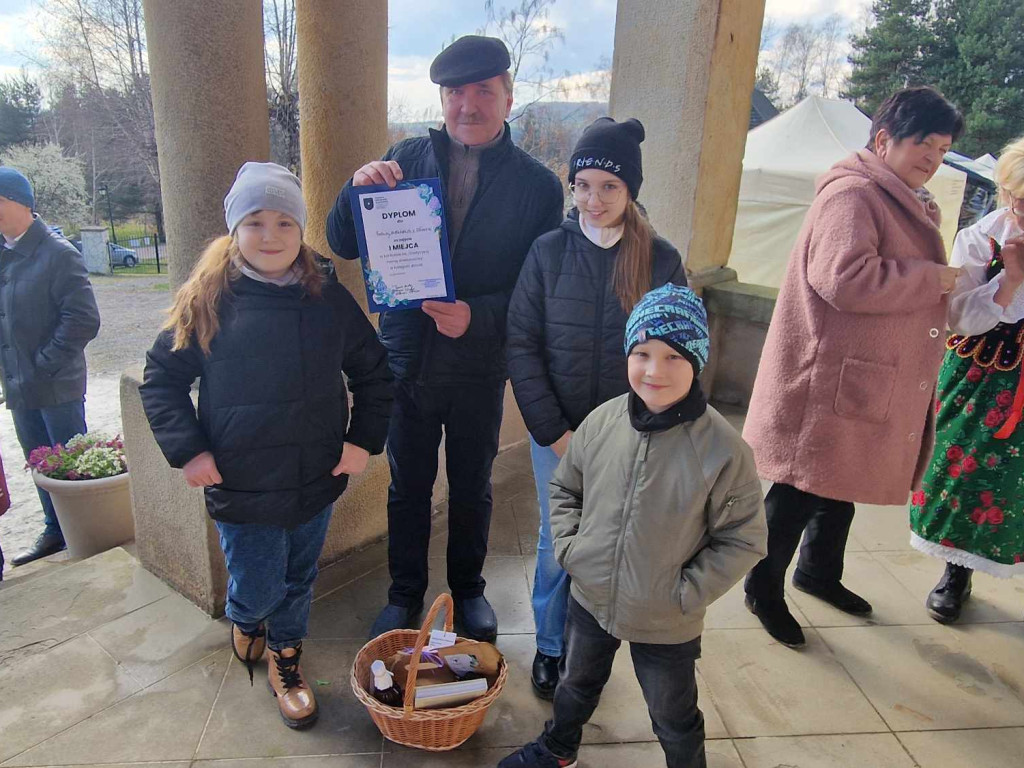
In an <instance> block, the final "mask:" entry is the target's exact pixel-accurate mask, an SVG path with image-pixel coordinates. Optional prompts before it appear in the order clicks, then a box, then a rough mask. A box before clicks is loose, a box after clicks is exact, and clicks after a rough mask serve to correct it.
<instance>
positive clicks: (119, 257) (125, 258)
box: [107, 243, 139, 267]
mask: <svg viewBox="0 0 1024 768" xmlns="http://www.w3.org/2000/svg"><path fill="white" fill-rule="evenodd" d="M107 250H108V251H109V252H110V266H112V267H134V266H135V265H136V264H138V263H139V255H138V254H137V253H136V252H135V251H133V250H132V249H131V248H125V247H124V246H123V245H117V244H116V243H107Z"/></svg>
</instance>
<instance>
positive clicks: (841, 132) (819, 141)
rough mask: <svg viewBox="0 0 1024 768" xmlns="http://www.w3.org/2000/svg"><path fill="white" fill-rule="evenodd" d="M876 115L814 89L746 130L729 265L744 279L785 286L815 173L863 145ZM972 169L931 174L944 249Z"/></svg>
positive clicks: (952, 233)
mask: <svg viewBox="0 0 1024 768" xmlns="http://www.w3.org/2000/svg"><path fill="white" fill-rule="evenodd" d="M870 132H871V121H870V120H869V119H868V118H867V117H866V116H865V115H864V114H863V113H862V112H861V111H860V110H859V109H857V108H856V107H855V106H854V105H853V104H851V103H850V102H848V101H838V100H836V99H823V98H820V97H818V96H810V97H808V98H806V99H804V100H803V101H801V102H800V103H799V104H797V105H796V106H794V107H792V108H791V109H789V110H787V111H786V112H783V113H782V114H781V115H779V116H778V117H775V118H772V119H771V120H769V121H768V122H766V123H763V124H762V125H759V126H758V127H757V128H754V129H753V130H752V131H750V133H748V134H747V148H746V152H745V153H744V155H743V177H742V180H741V182H740V194H739V206H738V209H737V211H736V229H735V232H734V233H733V241H732V253H731V254H730V256H729V266H730V267H732V268H733V269H735V270H736V272H737V273H738V274H739V279H740V280H741V281H742V282H745V283H755V284H757V285H767V286H771V287H775V288H777V287H779V286H780V285H781V284H782V279H783V276H784V275H785V272H786V263H787V261H788V260H789V254H790V251H791V250H792V249H793V244H794V243H795V242H796V238H797V235H798V234H799V232H800V227H801V226H802V225H803V221H804V216H805V215H806V214H807V211H808V209H809V208H810V206H811V203H812V202H813V200H814V188H815V180H816V179H817V178H818V177H819V176H820V175H821V174H823V173H824V172H825V171H827V170H828V169H829V168H830V167H832V165H834V164H835V163H836V162H838V161H839V160H842V159H843V158H844V157H846V156H847V155H849V154H850V153H851V152H854V151H856V150H858V149H861V148H863V147H864V146H865V145H866V144H867V141H868V135H869V134H870ZM966 183H967V174H965V173H964V172H963V171H958V170H956V169H954V168H950V167H949V166H946V165H943V166H942V167H941V168H939V171H938V173H936V174H935V176H934V177H933V178H932V180H931V181H930V182H928V185H927V187H928V189H929V191H931V192H932V194H934V195H935V198H936V202H937V203H938V204H939V208H940V209H941V210H942V237H943V240H945V242H946V250H947V251H948V250H949V248H950V247H951V246H952V244H953V237H954V236H955V235H956V226H957V219H958V216H959V213H960V204H961V202H962V201H963V197H964V187H965V186H966Z"/></svg>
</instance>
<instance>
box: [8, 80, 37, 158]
mask: <svg viewBox="0 0 1024 768" xmlns="http://www.w3.org/2000/svg"><path fill="white" fill-rule="evenodd" d="M42 101H43V97H42V94H41V93H40V92H39V86H38V85H37V84H36V83H34V82H32V81H31V80H29V79H28V76H27V75H25V74H24V73H22V74H21V75H20V76H18V77H10V78H7V79H5V80H0V150H3V149H5V148H7V147H11V146H14V145H15V144H21V143H23V142H26V141H32V140H34V139H35V138H36V135H35V133H36V131H35V129H36V122H37V121H38V120H39V113H40V110H41V104H42Z"/></svg>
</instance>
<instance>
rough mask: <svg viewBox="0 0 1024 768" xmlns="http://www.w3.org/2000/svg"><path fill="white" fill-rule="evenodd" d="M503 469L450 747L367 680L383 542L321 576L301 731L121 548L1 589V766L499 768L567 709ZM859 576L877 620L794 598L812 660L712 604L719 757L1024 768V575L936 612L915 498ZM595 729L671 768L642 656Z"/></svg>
mask: <svg viewBox="0 0 1024 768" xmlns="http://www.w3.org/2000/svg"><path fill="white" fill-rule="evenodd" d="M494 480H495V514H494V523H493V526H492V531H491V555H490V557H489V558H488V562H487V568H486V576H487V578H488V581H489V587H488V594H489V596H490V598H491V600H492V602H493V603H494V606H495V608H496V609H497V612H498V615H499V618H500V622H501V633H502V634H501V637H500V638H499V645H500V647H501V649H502V650H503V651H504V653H505V654H506V657H507V658H508V660H509V662H510V664H511V674H510V676H509V682H508V685H507V687H506V689H505V691H504V694H503V695H502V697H501V698H500V699H499V700H498V701H497V702H496V703H495V705H494V706H493V707H492V709H491V711H490V712H489V714H488V717H487V720H486V721H485V723H484V726H483V727H482V728H481V730H480V731H479V732H478V733H477V735H476V736H474V737H473V738H472V739H471V740H470V741H469V742H468V743H467V744H465V745H464V746H463V747H462V748H461V749H459V750H458V751H456V752H453V753H446V754H440V755H431V754H425V753H420V752H416V751H413V750H409V749H405V748H402V747H397V746H395V745H393V744H391V743H389V742H386V741H384V740H383V739H382V738H381V736H380V734H379V733H378V732H377V730H376V729H375V727H374V726H373V724H372V722H371V721H370V719H369V717H368V716H367V715H366V714H365V712H364V711H363V710H362V708H361V706H360V705H359V704H358V702H357V701H356V700H355V698H354V697H353V696H352V694H351V692H350V690H349V687H348V674H349V667H350V664H351V662H352V658H353V656H354V654H355V652H356V650H357V649H358V648H359V647H360V646H361V645H362V643H363V642H364V639H365V635H366V633H367V630H368V629H369V626H370V623H371V621H372V619H373V617H374V614H375V612H376V610H377V609H378V608H379V607H380V605H381V603H382V601H383V600H384V598H385V591H386V585H387V575H386V566H385V551H384V547H383V545H375V546H373V547H371V548H370V549H367V550H365V551H363V552H361V553H358V554H357V555H354V556H352V557H350V558H349V559H347V560H346V561H344V562H342V563H340V564H338V565H335V566H332V567H330V568H326V569H324V571H323V572H322V574H321V577H320V579H319V581H318V583H317V592H316V600H315V603H314V605H313V611H312V623H311V637H310V638H309V640H308V641H307V642H306V655H305V657H304V661H305V669H306V673H307V676H308V678H309V679H310V680H312V681H316V693H317V695H318V697H319V700H320V705H321V711H322V715H321V719H320V722H319V723H318V724H317V725H316V727H315V728H313V729H312V730H310V731H307V732H302V733H296V732H292V731H289V730H288V729H287V728H285V727H284V725H283V724H282V723H281V722H280V720H279V719H278V717H277V712H276V706H275V703H274V700H273V699H272V698H271V696H270V695H269V693H268V692H267V690H266V687H265V685H264V684H263V682H262V681H261V680H260V679H257V684H256V686H255V687H254V688H250V687H249V686H248V685H246V682H247V675H246V674H245V670H244V669H243V667H242V666H241V665H240V664H239V663H238V662H237V661H235V660H234V659H233V658H232V657H231V655H230V652H229V650H228V648H227V639H228V625H227V624H226V623H225V622H224V621H223V620H221V621H211V620H210V619H208V618H207V617H206V616H205V615H203V614H202V613H201V612H200V611H199V610H198V609H196V608H195V607H193V606H192V605H191V604H190V603H188V602H187V601H185V600H184V599H183V598H181V597H180V596H178V595H177V594H175V593H174V592H172V591H171V590H170V589H169V588H167V587H166V586H165V585H164V584H162V583H161V582H159V581H158V580H157V579H156V578H154V577H153V576H151V575H150V574H149V573H147V572H146V571H144V570H142V569H141V568H140V567H139V565H138V563H137V562H136V561H135V559H134V558H133V557H132V555H131V553H130V551H128V550H124V549H115V550H112V551H110V552H107V553H105V554H103V555H100V556H98V557H96V558H93V559H91V560H88V561H85V562H81V563H68V562H66V561H65V562H57V563H45V564H42V565H33V566H26V567H24V568H22V569H17V570H15V571H13V572H9V573H8V575H7V581H5V582H4V583H3V585H2V588H0V766H5V767H6V766H57V765H101V764H103V765H127V764H151V765H153V766H154V768H163V766H172V765H174V766H178V767H179V768H190V767H191V766H194V767H195V768H370V767H371V766H373V767H374V768H378V767H380V766H385V767H387V768H399V767H400V766H402V767H405V768H412V767H414V766H455V767H459V766H474V767H475V766H493V765H494V764H495V763H496V762H497V760H498V759H499V758H500V757H501V756H503V755H504V754H507V753H508V751H509V748H510V747H513V746H517V745H519V744H521V743H523V742H525V741H527V740H529V739H530V738H532V737H534V736H535V735H536V734H537V732H538V731H539V729H540V728H541V725H542V724H543V722H544V719H545V718H546V717H547V716H548V714H549V711H550V707H549V705H548V704H545V703H544V702H541V701H539V700H537V699H536V698H535V697H534V696H533V694H532V692H531V690H530V684H529V676H528V675H529V671H528V670H529V664H530V660H531V659H532V656H533V648H534V647H533V638H532V635H531V631H532V627H533V623H532V618H531V613H530V582H531V579H532V572H533V565H534V557H533V552H534V548H535V544H536V538H537V537H536V528H537V505H536V501H535V499H534V491H533V483H532V478H531V476H530V465H529V456H528V452H527V451H526V450H524V449H522V448H517V449H514V450H512V451H510V452H508V453H506V454H503V455H502V456H501V457H499V461H498V462H497V465H496V467H495V474H494ZM443 520H444V518H443V517H442V518H440V520H439V522H440V523H442V524H443ZM431 546H432V549H431V556H432V560H431V564H432V566H433V568H432V589H431V594H430V597H433V596H434V595H435V594H436V593H437V592H438V591H439V590H440V589H441V588H442V587H443V585H444V584H443V582H444V559H443V558H444V551H445V541H444V535H443V534H439V535H435V537H434V539H433V540H432V543H431ZM847 570H848V577H847V581H848V583H849V584H850V585H851V586H853V587H855V588H856V589H857V590H858V591H859V592H861V593H862V594H864V595H865V596H866V597H868V598H869V599H870V600H871V601H872V603H874V606H875V612H874V614H873V615H872V616H871V617H870V619H857V618H852V617H849V616H846V615H844V614H841V613H838V612H837V611H834V610H832V609H830V608H829V607H828V606H826V605H824V604H822V603H820V602H818V601H816V600H814V599H813V598H810V597H808V596H806V595H803V594H800V593H793V594H791V595H790V596H789V597H790V599H791V601H792V605H793V606H794V607H795V608H796V609H797V610H796V615H797V616H798V617H799V619H800V622H801V623H802V624H803V625H804V626H805V627H806V632H807V637H808V645H807V647H806V648H805V649H804V650H802V651H793V650H790V649H787V648H785V647H783V646H780V645H778V644H777V643H774V642H773V641H771V639H770V638H769V637H768V636H767V635H766V634H765V633H764V632H763V631H762V630H761V629H760V628H759V626H758V624H757V621H756V620H755V619H754V618H753V617H752V616H750V615H749V614H748V613H747V612H746V610H745V609H744V608H743V604H742V595H741V593H740V591H739V590H738V589H734V590H733V591H732V592H731V593H730V594H728V595H727V596H726V597H725V598H723V599H722V600H721V601H719V603H717V604H716V605H715V606H713V608H712V609H711V610H710V611H709V614H708V620H707V630H706V632H705V635H704V657H703V659H701V661H700V662H699V672H700V700H701V707H702V708H703V710H704V714H705V717H706V721H707V734H708V739H709V741H708V752H709V764H710V765H711V766H713V768H738V767H739V766H746V768H796V767H799V768H818V767H824V766H842V767H845V766H850V767H851V768H853V767H856V768H911V767H912V766H920V768H958V767H960V766H963V767H964V768H989V767H992V768H995V767H996V766H998V767H999V768H1005V767H1006V766H1014V765H1021V764H1022V762H1024V757H1022V756H1024V693H1022V692H1024V663H1022V662H1024V624H1022V623H1021V618H1022V614H1024V583H1022V582H1020V581H1016V582H1014V581H998V580H995V579H991V578H988V577H984V576H980V577H978V578H977V580H976V583H975V591H974V596H973V597H972V599H971V600H970V602H969V604H968V607H967V608H966V610H965V612H964V617H963V621H962V622H961V623H960V624H959V625H957V626H954V627H943V626H940V625H938V624H936V623H935V622H933V621H932V620H931V619H929V618H928V616H927V615H926V614H925V612H924V609H923V607H922V602H923V600H924V597H925V595H926V594H927V592H928V590H929V589H930V588H931V587H932V586H933V584H934V582H935V580H936V579H937V577H938V575H939V572H940V570H941V568H940V567H939V564H938V563H936V562H935V561H932V560H929V559H928V558H926V557H924V556H922V555H919V554H917V553H915V552H914V551H912V550H910V549H909V548H908V546H907V526H906V514H905V512H904V511H903V510H900V509H897V508H876V507H861V508H859V509H858V513H857V517H856V520H855V523H854V531H853V537H852V540H851V542H850V552H849V557H848V569H847ZM262 672H263V670H262V668H261V669H260V670H258V674H260V673H262ZM585 739H586V745H585V747H584V748H583V750H582V754H581V757H580V765H581V766H587V767H588V768H597V767H602V768H603V767H604V766H608V767H612V766H615V767H618V766H631V767H633V768H641V767H646V766H657V765H663V764H664V762H663V760H662V757H661V752H660V747H659V746H658V744H657V742H656V741H654V737H653V735H652V733H651V728H650V724H649V722H648V718H647V712H646V709H645V707H644V705H643V700H642V697H641V695H640V690H639V686H638V685H637V683H636V681H635V679H634V677H633V674H632V670H631V668H630V664H629V657H628V652H625V651H624V652H623V653H622V654H621V655H620V657H619V658H618V660H617V661H616V666H615V669H614V673H613V677H612V681H611V683H610V684H609V686H608V688H607V689H606V691H605V695H604V698H603V700H602V703H601V706H600V708H599V709H598V711H597V713H596V715H595V717H594V719H593V722H592V723H591V724H590V725H589V726H588V727H587V730H586V737H585Z"/></svg>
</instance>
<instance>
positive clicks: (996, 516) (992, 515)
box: [987, 507, 1003, 525]
mask: <svg viewBox="0 0 1024 768" xmlns="http://www.w3.org/2000/svg"><path fill="white" fill-rule="evenodd" d="M987 516H988V521H989V522H990V523H991V524H992V525H1001V524H1002V522H1003V510H1001V509H1000V508H999V507H992V509H990V510H989V511H988V513H987Z"/></svg>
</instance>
